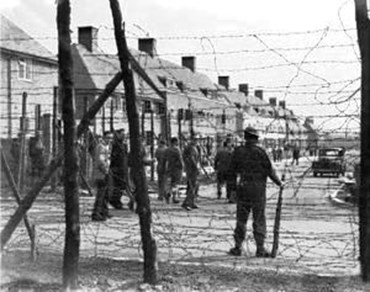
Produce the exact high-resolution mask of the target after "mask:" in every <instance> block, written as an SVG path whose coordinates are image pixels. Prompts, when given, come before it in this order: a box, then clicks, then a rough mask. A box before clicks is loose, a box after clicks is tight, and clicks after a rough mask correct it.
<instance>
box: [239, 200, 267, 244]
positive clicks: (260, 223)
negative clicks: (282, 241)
mask: <svg viewBox="0 0 370 292" xmlns="http://www.w3.org/2000/svg"><path fill="white" fill-rule="evenodd" d="M265 207H266V200H265V199H260V200H253V201H252V200H251V201H248V200H240V199H238V201H237V207H236V228H235V230H234V239H235V246H236V247H239V248H240V247H241V245H242V243H243V241H244V239H245V234H246V225H247V221H248V217H249V214H250V212H251V211H252V216H253V225H252V226H253V236H254V239H255V241H256V244H257V246H260V247H262V246H263V244H264V241H265V237H266V216H265Z"/></svg>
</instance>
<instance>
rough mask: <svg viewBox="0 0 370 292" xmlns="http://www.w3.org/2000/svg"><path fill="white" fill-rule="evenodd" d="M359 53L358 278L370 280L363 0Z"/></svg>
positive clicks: (367, 50) (367, 28) (358, 10)
mask: <svg viewBox="0 0 370 292" xmlns="http://www.w3.org/2000/svg"><path fill="white" fill-rule="evenodd" d="M355 16H356V25H357V36H358V43H359V47H360V54H361V162H360V187H359V216H360V227H359V231H360V263H361V276H362V280H363V281H365V282H368V281H370V136H369V132H370V46H369V44H370V20H369V16H368V7H367V1H366V0H355Z"/></svg>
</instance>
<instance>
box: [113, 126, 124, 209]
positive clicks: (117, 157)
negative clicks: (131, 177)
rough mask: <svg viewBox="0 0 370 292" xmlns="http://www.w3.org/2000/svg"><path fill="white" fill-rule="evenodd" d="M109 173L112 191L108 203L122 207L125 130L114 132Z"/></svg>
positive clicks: (116, 207) (115, 206) (118, 207)
mask: <svg viewBox="0 0 370 292" xmlns="http://www.w3.org/2000/svg"><path fill="white" fill-rule="evenodd" d="M110 161H111V163H110V175H111V177H112V187H113V189H112V192H111V194H110V198H109V203H110V204H111V205H112V206H113V207H114V208H115V209H123V206H122V202H121V197H122V192H123V191H125V190H126V188H127V182H128V147H127V144H126V141H125V130H124V129H119V130H117V131H115V132H114V138H113V143H112V152H111V156H110Z"/></svg>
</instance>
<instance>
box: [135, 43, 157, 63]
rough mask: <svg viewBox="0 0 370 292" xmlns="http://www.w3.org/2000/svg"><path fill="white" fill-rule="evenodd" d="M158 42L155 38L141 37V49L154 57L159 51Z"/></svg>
mask: <svg viewBox="0 0 370 292" xmlns="http://www.w3.org/2000/svg"><path fill="white" fill-rule="evenodd" d="M156 43H157V41H156V39H154V38H144V39H139V51H141V52H144V53H147V54H148V55H149V56H151V57H152V58H153V57H154V55H156V53H157V49H156Z"/></svg>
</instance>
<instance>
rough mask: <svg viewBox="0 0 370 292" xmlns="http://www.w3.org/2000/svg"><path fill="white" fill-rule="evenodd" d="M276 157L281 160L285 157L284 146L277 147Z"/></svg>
mask: <svg viewBox="0 0 370 292" xmlns="http://www.w3.org/2000/svg"><path fill="white" fill-rule="evenodd" d="M276 159H277V161H278V162H280V161H281V160H282V159H283V148H281V147H280V146H279V147H278V148H277V149H276Z"/></svg>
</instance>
